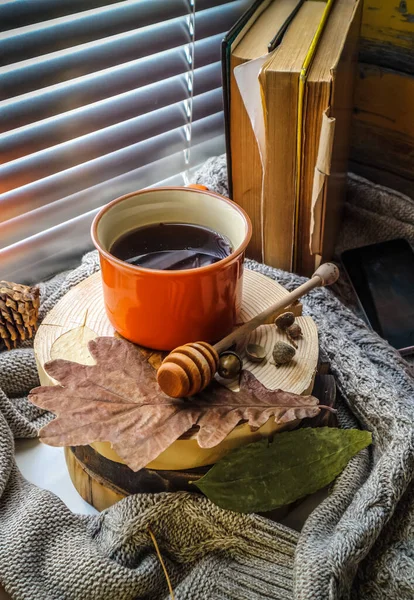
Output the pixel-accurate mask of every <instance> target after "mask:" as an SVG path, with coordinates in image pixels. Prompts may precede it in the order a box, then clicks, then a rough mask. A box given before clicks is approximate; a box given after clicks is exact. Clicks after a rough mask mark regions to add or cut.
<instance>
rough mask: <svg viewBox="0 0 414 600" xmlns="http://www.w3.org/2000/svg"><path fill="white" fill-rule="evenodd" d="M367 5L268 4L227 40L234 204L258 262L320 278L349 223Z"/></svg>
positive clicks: (276, 0) (353, 1) (353, 0)
mask: <svg viewBox="0 0 414 600" xmlns="http://www.w3.org/2000/svg"><path fill="white" fill-rule="evenodd" d="M361 5H362V3H361V2H360V0H327V1H318V0H259V1H257V2H255V3H253V5H252V7H251V8H250V9H249V10H248V11H247V12H246V13H245V15H243V17H242V18H241V19H240V20H239V21H238V22H237V23H236V25H235V26H234V27H233V29H232V30H231V31H230V32H229V33H228V35H227V36H226V38H225V39H224V41H223V82H224V95H225V109H226V130H227V131H226V135H227V156H228V172H229V185H230V196H231V197H232V198H233V200H235V201H236V202H237V203H239V204H240V205H241V206H242V207H244V208H245V210H246V211H247V213H248V214H249V215H250V217H251V219H252V222H253V237H252V242H251V245H250V248H249V251H248V253H249V255H250V256H251V257H253V258H256V259H257V260H260V261H263V262H265V263H267V264H270V265H272V266H275V267H279V268H282V269H285V270H289V271H296V272H298V273H302V274H305V275H310V274H312V272H313V271H314V270H315V268H316V267H317V266H318V265H319V263H320V262H321V260H325V259H329V258H331V256H332V253H333V249H334V244H335V239H336V236H337V233H338V228H339V225H340V221H341V212H342V210H341V209H342V205H343V199H344V194H345V177H346V171H347V160H348V152H349V141H350V140H349V137H350V135H349V134H350V123H351V117H352V106H353V89H354V80H355V69H356V64H357V48H358V38H359V29H360V20H361Z"/></svg>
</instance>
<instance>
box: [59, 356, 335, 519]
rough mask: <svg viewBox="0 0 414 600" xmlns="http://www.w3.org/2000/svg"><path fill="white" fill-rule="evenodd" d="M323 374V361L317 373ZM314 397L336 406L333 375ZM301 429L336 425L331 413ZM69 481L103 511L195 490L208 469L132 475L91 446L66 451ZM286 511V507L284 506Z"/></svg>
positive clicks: (319, 380)
mask: <svg viewBox="0 0 414 600" xmlns="http://www.w3.org/2000/svg"><path fill="white" fill-rule="evenodd" d="M319 369H320V370H321V371H325V370H326V369H327V365H326V363H324V362H322V363H321V366H320V367H318V370H319ZM313 394H314V395H315V396H316V397H317V398H318V399H319V401H320V402H321V403H323V404H326V405H328V406H332V407H334V406H335V401H336V386H335V380H334V377H333V376H332V375H327V374H324V375H322V374H321V375H319V374H318V375H317V376H316V379H315V385H314V389H313ZM302 425H303V426H305V427H315V426H336V425H337V423H336V417H335V415H334V414H333V413H331V412H328V411H324V412H321V413H320V414H319V415H318V416H317V417H315V418H314V419H304V420H303V423H302ZM65 458H66V464H67V466H68V471H69V475H70V478H71V480H72V482H73V484H74V486H75V488H76V489H77V491H78V492H79V494H80V495H81V496H82V498H83V499H84V500H85V501H86V502H88V503H89V504H91V505H92V506H94V507H95V508H96V509H97V510H105V509H106V508H109V507H110V506H112V505H113V504H115V502H118V501H119V500H121V499H122V498H125V497H126V496H128V495H130V494H137V493H151V494H154V493H160V492H176V491H197V490H196V489H195V488H194V486H192V485H191V483H190V482H191V481H196V480H197V479H200V477H202V476H203V475H204V474H205V473H207V471H208V469H209V467H199V468H197V469H188V470H182V471H168V470H161V471H160V470H158V471H157V470H154V469H142V470H141V471H138V472H137V473H135V472H134V471H132V470H131V469H130V468H129V467H127V466H126V465H124V464H120V463H118V462H115V461H112V460H109V459H107V458H105V457H104V456H102V454H100V453H99V452H96V450H95V449H94V448H92V447H91V446H78V447H71V448H65ZM284 510H286V507H284Z"/></svg>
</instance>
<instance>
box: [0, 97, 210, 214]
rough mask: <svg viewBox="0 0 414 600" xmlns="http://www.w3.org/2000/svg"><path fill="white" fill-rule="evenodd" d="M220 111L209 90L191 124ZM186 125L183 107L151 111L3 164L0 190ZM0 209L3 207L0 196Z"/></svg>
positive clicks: (180, 104)
mask: <svg viewBox="0 0 414 600" xmlns="http://www.w3.org/2000/svg"><path fill="white" fill-rule="evenodd" d="M220 110H222V94H221V91H220V90H212V91H211V92H206V93H205V94H201V95H200V96H196V97H195V98H194V99H193V105H192V111H193V121H197V120H198V119H201V118H204V117H206V116H208V115H209V114H214V113H217V112H219V111H220ZM187 123H188V117H187V115H186V111H185V106H184V103H183V102H178V103H176V104H173V105H170V106H167V107H165V108H161V109H158V110H154V111H152V112H151V113H149V114H148V115H142V116H139V117H135V118H133V119H128V120H127V121H124V122H122V123H117V124H116V125H111V126H110V127H105V128H104V129H101V130H99V131H95V132H93V133H90V134H87V135H83V136H80V137H78V138H75V139H74V140H71V141H69V142H65V143H63V144H59V145H57V146H52V147H50V148H47V149H46V150H42V151H40V152H36V153H34V154H29V155H27V156H24V157H22V158H19V159H17V160H13V161H11V162H9V163H6V164H4V165H3V166H1V167H0V182H1V183H0V189H1V190H2V191H4V192H7V191H10V190H13V189H16V188H19V187H21V186H24V185H27V184H30V183H32V182H34V181H37V180H39V179H43V178H46V177H49V176H51V175H53V174H55V173H59V172H60V171H65V170H67V169H70V168H72V167H75V166H77V165H80V164H82V163H85V162H88V161H91V160H94V159H96V158H99V157H100V156H105V155H107V154H110V153H113V152H116V151H118V150H121V149H122V148H125V147H127V146H132V145H133V144H137V143H139V142H143V141H144V140H146V139H149V138H153V137H155V136H159V135H162V134H164V133H167V132H168V131H170V130H172V129H177V128H178V127H180V126H184V125H186V124H187ZM0 206H3V201H2V198H1V196H0ZM15 210H19V208H18V207H15ZM0 219H1V217H0Z"/></svg>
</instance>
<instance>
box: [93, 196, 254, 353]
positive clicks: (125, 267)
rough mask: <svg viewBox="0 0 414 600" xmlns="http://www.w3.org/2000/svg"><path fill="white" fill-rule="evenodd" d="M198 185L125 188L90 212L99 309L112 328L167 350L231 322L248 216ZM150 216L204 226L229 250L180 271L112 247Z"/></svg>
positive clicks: (211, 336) (213, 335)
mask: <svg viewBox="0 0 414 600" xmlns="http://www.w3.org/2000/svg"><path fill="white" fill-rule="evenodd" d="M201 188H203V186H189V187H187V188H182V187H181V188H180V187H164V188H153V189H148V190H142V191H139V192H134V193H132V194H127V195H126V196H122V197H121V198H118V199H117V200H114V201H113V202H110V203H109V204H107V205H106V206H104V207H103V208H102V209H101V210H100V212H99V213H98V214H97V215H96V217H95V219H94V222H93V224H92V239H93V242H94V244H95V246H96V248H97V249H98V251H99V255H100V262H101V271H102V284H103V294H104V302H105V309H106V312H107V315H108V318H109V320H110V322H111V324H112V325H113V327H114V328H115V329H116V331H118V332H119V333H120V334H121V335H122V336H123V337H125V338H126V339H128V340H130V341H131V342H134V343H136V344H139V345H141V346H146V347H148V348H153V349H156V350H172V349H173V348H176V347H177V346H180V345H181V344H185V343H187V342H194V341H197V340H202V341H206V342H215V341H217V340H219V339H221V338H222V337H224V336H225V335H227V334H228V333H229V332H230V331H231V330H232V328H233V326H234V325H235V323H236V320H237V316H238V311H239V308H240V305H241V297H242V277H243V261H244V253H245V249H246V246H247V244H248V243H249V241H250V237H251V229H252V228H251V223H250V219H249V217H248V216H247V214H246V213H245V212H244V211H243V210H242V209H241V208H240V207H239V206H238V205H237V204H235V203H234V202H232V201H231V200H229V199H228V198H224V197H223V196H220V195H219V194H216V193H214V192H210V191H208V189H207V188H203V189H201ZM154 223H189V224H193V225H202V226H204V227H208V228H210V229H213V230H214V231H216V232H218V233H220V234H222V235H224V236H226V237H227V238H228V239H229V240H230V242H231V245H232V248H233V251H232V253H231V254H230V255H229V256H226V257H225V258H223V259H221V260H219V261H218V262H216V263H213V264H211V265H207V266H203V267H199V268H195V269H187V270H182V271H169V270H166V271H160V270H155V269H145V268H143V267H137V266H135V265H132V264H129V263H127V262H124V261H122V260H120V259H119V258H116V257H115V256H113V255H112V254H111V253H110V248H111V247H112V245H113V243H114V242H115V240H117V239H118V238H119V237H121V236H122V235H123V234H125V233H127V232H128V231H131V230H133V229H136V228H138V227H144V226H147V225H151V224H154Z"/></svg>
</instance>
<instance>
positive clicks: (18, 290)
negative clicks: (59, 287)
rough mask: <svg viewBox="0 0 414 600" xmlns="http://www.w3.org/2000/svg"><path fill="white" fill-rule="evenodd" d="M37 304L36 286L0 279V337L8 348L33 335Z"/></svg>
mask: <svg viewBox="0 0 414 600" xmlns="http://www.w3.org/2000/svg"><path fill="white" fill-rule="evenodd" d="M39 304H40V298H39V289H38V288H35V287H29V286H27V285H20V284H18V283H10V282H9V281H0V339H1V340H3V342H4V344H5V345H6V347H7V349H8V350H10V349H11V348H15V347H16V346H17V344H18V342H24V341H25V340H29V339H31V338H32V337H33V334H34V333H35V331H36V328H37V319H38V313H39Z"/></svg>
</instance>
